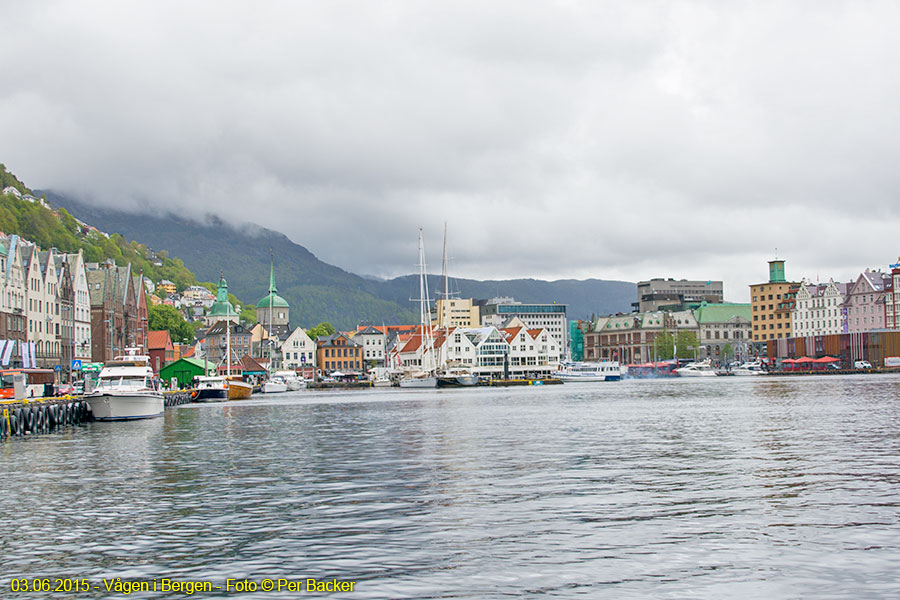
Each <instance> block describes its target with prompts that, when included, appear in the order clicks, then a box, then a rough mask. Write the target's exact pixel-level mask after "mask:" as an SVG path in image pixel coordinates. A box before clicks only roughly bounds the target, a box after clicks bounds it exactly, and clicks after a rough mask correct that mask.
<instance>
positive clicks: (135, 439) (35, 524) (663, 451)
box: [0, 376, 900, 598]
mask: <svg viewBox="0 0 900 600" xmlns="http://www.w3.org/2000/svg"><path fill="white" fill-rule="evenodd" d="M898 391H900V386H898V383H897V382H896V381H895V380H894V379H893V378H890V377H855V378H854V377H841V376H837V377H818V378H814V377H806V378H803V377H797V378H785V379H782V380H772V379H768V378H766V379H765V380H759V379H754V378H748V379H746V380H745V379H738V378H727V379H725V378H722V379H715V380H713V381H688V380H682V381H678V380H675V381H661V380H657V381H634V382H621V383H618V384H600V385H589V386H585V387H579V386H577V385H575V384H573V385H566V386H561V387H558V388H545V389H540V388H538V389H509V390H481V389H479V390H453V391H448V392H434V391H432V392H410V391H406V390H405V391H402V392H391V391H389V390H388V391H381V390H378V391H375V392H372V393H338V394H334V393H316V392H311V391H306V392H302V393H299V392H298V393H296V394H287V395H282V396H273V397H265V398H259V399H257V398H254V399H253V400H251V401H249V402H246V403H229V404H209V405H188V406H183V407H179V408H177V409H172V410H168V411H167V412H166V415H165V417H164V418H163V419H156V420H152V421H142V422H135V423H128V424H120V423H104V424H100V423H95V424H92V425H90V426H88V427H85V428H79V429H73V430H70V431H68V432H66V433H64V434H60V435H50V436H42V437H37V438H33V439H25V440H13V441H11V442H9V443H7V444H3V445H2V446H0V465H2V468H3V472H4V473H5V475H6V477H5V480H6V481H7V482H8V489H7V491H6V493H5V494H4V495H3V508H4V509H5V514H8V515H9V514H15V515H17V518H15V519H10V520H9V521H8V523H7V527H6V528H5V529H4V530H3V532H2V533H0V543H2V547H3V549H4V550H5V551H6V552H4V556H6V557H8V560H7V562H6V569H5V572H4V574H5V576H6V577H12V576H26V577H31V576H36V575H48V576H62V575H70V576H73V577H74V576H78V577H84V576H87V577H92V578H94V579H98V580H99V578H101V577H107V578H108V577H123V578H126V577H127V578H154V577H173V578H182V579H211V580H214V581H219V582H223V581H224V579H225V578H227V577H231V578H244V577H248V578H256V579H261V578H263V577H293V578H298V577H319V578H331V577H338V578H341V579H353V580H356V581H358V582H359V583H358V584H357V586H356V590H357V591H355V592H354V593H353V594H352V597H360V598H385V597H396V598H435V597H437V598H446V597H453V598H500V597H509V596H521V597H538V596H554V597H560V596H561V597H574V596H590V597H596V596H603V595H609V596H615V597H626V598H627V597H658V596H673V597H684V596H689V597H709V598H712V597H716V598H718V597H723V596H725V597H734V596H738V597H740V596H752V597H757V596H762V595H768V596H771V597H796V596H797V595H798V593H799V594H800V595H803V596H813V595H815V596H822V597H840V596H843V597H846V596H847V595H853V596H859V597H862V596H864V597H887V596H894V595H896V594H897V593H900V589H898V586H897V584H896V582H895V579H896V578H895V577H894V575H893V571H894V568H893V564H894V563H895V562H896V558H897V551H898V543H897V541H896V538H897V536H896V531H897V516H896V515H897V514H898V512H897V505H898V502H900V493H898V491H897V490H898V489H900V487H898V485H897V484H898V483H900V481H898V480H900V464H898V462H900V458H898V457H900V452H898V450H900V441H898V437H897V434H896V432H897V425H898V419H900V416H898V412H900V411H898V403H897V401H896V398H897V392H898ZM6 581H8V579H4V580H3V582H4V583H5V582H6ZM5 589H8V588H5ZM798 590H802V593H801V592H798ZM38 596H39V595H37V596H29V597H38ZM51 596H52V595H47V597H51ZM294 596H295V595H294V594H282V595H281V596H279V594H276V593H272V594H265V595H260V596H259V597H266V598H271V597H294ZM244 597H248V596H246V595H245V596H244ZM250 597H252V595H251V596H250Z"/></svg>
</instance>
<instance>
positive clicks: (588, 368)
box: [553, 360, 622, 383]
mask: <svg viewBox="0 0 900 600" xmlns="http://www.w3.org/2000/svg"><path fill="white" fill-rule="evenodd" d="M553 377H556V378H558V379H562V380H563V381H564V382H566V383H569V382H571V381H619V380H620V379H622V369H621V368H620V367H619V361H614V360H601V361H597V362H575V361H563V362H561V363H560V364H559V370H558V371H556V372H555V373H554V374H553Z"/></svg>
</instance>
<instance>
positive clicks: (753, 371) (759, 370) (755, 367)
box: [731, 360, 766, 377]
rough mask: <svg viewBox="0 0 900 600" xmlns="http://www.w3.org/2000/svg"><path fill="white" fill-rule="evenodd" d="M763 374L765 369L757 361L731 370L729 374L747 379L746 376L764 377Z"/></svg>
mask: <svg viewBox="0 0 900 600" xmlns="http://www.w3.org/2000/svg"><path fill="white" fill-rule="evenodd" d="M765 372H766V369H765V367H763V364H762V363H761V362H760V361H758V360H754V361H750V362H745V363H743V364H741V365H739V366H737V367H735V368H733V369H732V370H731V373H732V374H733V375H736V376H738V377H748V376H752V375H764V374H765Z"/></svg>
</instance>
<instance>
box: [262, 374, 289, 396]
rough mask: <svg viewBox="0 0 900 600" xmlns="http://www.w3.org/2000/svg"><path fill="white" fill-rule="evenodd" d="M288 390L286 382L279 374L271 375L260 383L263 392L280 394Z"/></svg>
mask: <svg viewBox="0 0 900 600" xmlns="http://www.w3.org/2000/svg"><path fill="white" fill-rule="evenodd" d="M287 390H288V386H287V382H286V381H285V380H284V377H282V376H280V375H272V377H270V378H269V380H268V381H266V382H265V383H264V384H262V393H263V394H280V393H281V392H286V391H287Z"/></svg>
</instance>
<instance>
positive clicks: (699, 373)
mask: <svg viewBox="0 0 900 600" xmlns="http://www.w3.org/2000/svg"><path fill="white" fill-rule="evenodd" d="M675 372H676V373H678V376H679V377H715V376H716V372H715V371H690V370H689V371H682V370H681V369H675Z"/></svg>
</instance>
